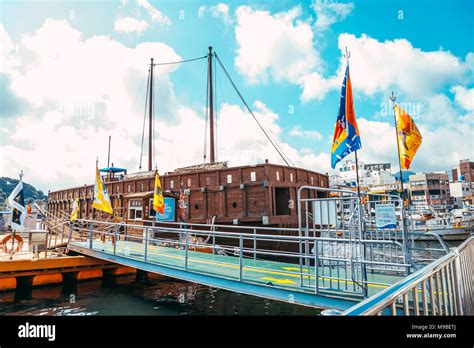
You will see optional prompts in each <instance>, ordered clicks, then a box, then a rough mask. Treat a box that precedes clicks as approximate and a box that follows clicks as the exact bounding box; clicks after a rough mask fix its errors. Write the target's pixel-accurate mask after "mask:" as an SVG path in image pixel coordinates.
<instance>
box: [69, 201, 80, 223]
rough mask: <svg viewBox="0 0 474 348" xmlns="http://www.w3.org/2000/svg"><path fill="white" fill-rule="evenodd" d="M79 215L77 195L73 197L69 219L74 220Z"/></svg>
mask: <svg viewBox="0 0 474 348" xmlns="http://www.w3.org/2000/svg"><path fill="white" fill-rule="evenodd" d="M78 216H79V200H78V199H77V197H76V198H75V199H74V202H73V203H72V212H71V219H70V220H71V221H74V220H76V219H77V218H78Z"/></svg>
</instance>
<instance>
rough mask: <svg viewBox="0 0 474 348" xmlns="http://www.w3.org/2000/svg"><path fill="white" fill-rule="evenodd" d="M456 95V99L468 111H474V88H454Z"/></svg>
mask: <svg viewBox="0 0 474 348" xmlns="http://www.w3.org/2000/svg"><path fill="white" fill-rule="evenodd" d="M451 92H452V93H454V99H455V100H456V102H457V103H458V104H459V105H460V106H462V107H463V108H464V109H465V110H467V111H474V88H471V89H467V88H465V87H463V86H454V87H453V88H451Z"/></svg>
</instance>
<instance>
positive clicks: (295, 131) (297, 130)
mask: <svg viewBox="0 0 474 348" xmlns="http://www.w3.org/2000/svg"><path fill="white" fill-rule="evenodd" d="M288 134H289V135H291V136H293V137H302V138H311V139H316V140H322V139H323V137H322V135H321V133H319V132H318V131H314V130H303V129H302V128H301V126H300V125H296V126H294V127H293V128H292V129H291V130H290V132H289V133H288Z"/></svg>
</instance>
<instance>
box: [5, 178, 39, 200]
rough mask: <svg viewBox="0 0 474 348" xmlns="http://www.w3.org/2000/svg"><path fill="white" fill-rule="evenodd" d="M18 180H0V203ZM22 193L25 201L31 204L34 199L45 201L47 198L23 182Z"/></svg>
mask: <svg viewBox="0 0 474 348" xmlns="http://www.w3.org/2000/svg"><path fill="white" fill-rule="evenodd" d="M18 182H19V180H18V179H12V178H7V177H4V176H3V177H1V178H0V201H3V200H6V199H7V198H8V196H9V195H10V193H12V191H13V189H14V188H15V187H16V185H17V184H18ZM23 192H24V194H25V201H27V202H31V201H33V200H36V199H46V198H47V196H46V195H45V194H44V192H43V191H41V190H37V189H36V188H35V187H34V186H32V185H30V184H27V183H26V182H24V181H23Z"/></svg>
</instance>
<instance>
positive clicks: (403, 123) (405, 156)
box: [394, 104, 423, 169]
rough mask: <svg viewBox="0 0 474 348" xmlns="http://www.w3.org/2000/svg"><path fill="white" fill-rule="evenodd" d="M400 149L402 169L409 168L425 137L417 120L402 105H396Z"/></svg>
mask: <svg viewBox="0 0 474 348" xmlns="http://www.w3.org/2000/svg"><path fill="white" fill-rule="evenodd" d="M394 110H395V118H396V122H397V124H396V127H397V140H398V149H399V151H400V163H401V167H402V169H409V168H410V164H411V161H413V157H415V153H416V151H417V150H418V148H419V147H420V145H421V142H422V140H423V137H422V136H421V134H420V131H419V130H418V128H417V127H416V124H415V122H413V119H412V118H411V117H410V115H408V114H407V112H406V111H405V110H403V109H402V108H401V107H400V106H398V105H396V104H395V105H394Z"/></svg>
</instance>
